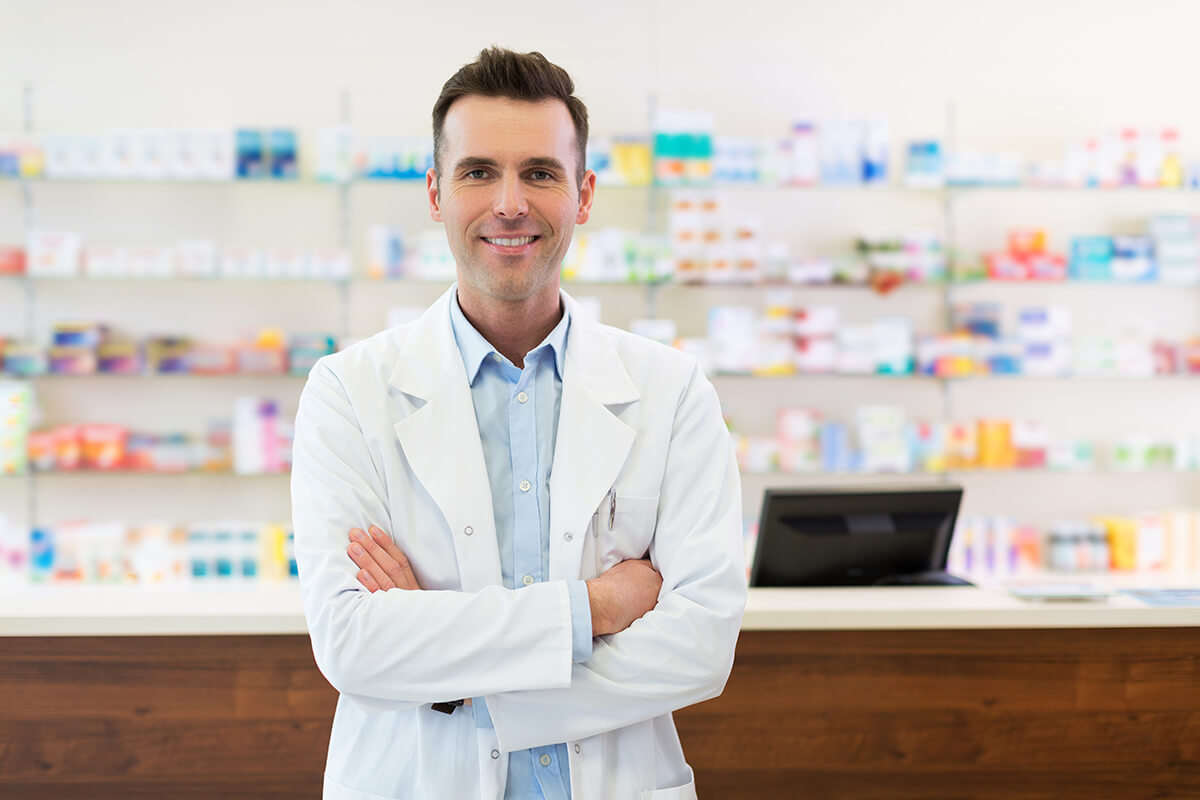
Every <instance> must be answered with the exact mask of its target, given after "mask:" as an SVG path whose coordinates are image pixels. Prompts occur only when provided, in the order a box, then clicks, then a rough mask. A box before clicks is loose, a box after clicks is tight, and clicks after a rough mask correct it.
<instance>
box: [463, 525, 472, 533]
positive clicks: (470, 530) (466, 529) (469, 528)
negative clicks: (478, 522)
mask: <svg viewBox="0 0 1200 800" xmlns="http://www.w3.org/2000/svg"><path fill="white" fill-rule="evenodd" d="M474 532H475V529H474V528H472V527H471V526H470V525H468V526H467V527H465V528H463V533H465V534H466V535H467V536H470V535H471V534H472V533H474Z"/></svg>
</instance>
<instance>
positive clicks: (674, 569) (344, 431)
mask: <svg viewBox="0 0 1200 800" xmlns="http://www.w3.org/2000/svg"><path fill="white" fill-rule="evenodd" d="M354 400H357V401H358V403H357V404H358V405H360V406H364V408H361V409H359V408H356V403H355V402H354V401H352V398H351V397H350V393H349V392H347V390H346V388H345V387H344V386H343V384H342V382H341V381H340V380H339V379H338V377H337V375H336V374H335V373H334V372H333V371H332V370H331V369H330V368H329V367H328V366H327V365H325V364H321V365H318V367H317V368H315V369H314V370H313V372H312V374H311V376H310V378H309V381H308V384H307V386H306V387H305V391H304V394H303V396H302V398H301V402H300V411H299V414H298V415H297V424H296V444H295V455H294V463H293V478H292V489H293V510H294V515H295V528H296V550H297V559H298V560H299V562H300V575H301V585H302V589H303V593H304V605H305V615H306V617H307V619H308V623H309V630H310V633H311V636H312V641H313V652H314V655H315V656H316V659H317V664H318V666H319V667H320V668H321V670H322V672H323V673H324V674H325V676H326V678H328V679H329V681H330V683H332V684H333V685H334V687H335V688H337V689H338V690H339V691H340V692H341V693H342V694H343V695H345V696H347V697H348V698H349V699H351V700H353V701H355V702H357V703H359V704H361V705H363V706H364V707H367V708H369V709H371V710H377V711H394V710H400V709H405V708H412V707H414V706H418V705H422V704H426V703H431V702H439V701H446V700H455V699H458V698H462V697H481V696H486V698H487V702H488V708H489V711H490V714H491V717H492V721H493V724H494V725H495V728H496V733H497V737H498V740H499V742H500V744H501V746H502V747H503V748H504V749H506V750H510V751H511V750H519V749H525V748H529V747H536V746H541V745H546V744H553V743H557V742H563V741H572V740H577V739H581V738H585V737H588V736H593V735H596V734H599V733H604V732H606V731H610V730H615V729H617V728H621V727H625V726H627V725H630V724H634V723H636V722H639V721H642V720H646V719H650V718H652V717H656V716H659V715H662V714H665V713H668V712H670V711H672V710H675V709H677V708H680V707H683V706H685V705H690V704H692V703H695V702H699V701H701V700H704V699H707V698H709V697H712V696H715V695H716V694H718V693H719V692H720V690H721V688H722V687H723V686H724V682H725V679H726V677H727V676H728V672H729V668H730V666H731V664H732V659H733V648H734V644H735V642H736V638H737V631H738V628H739V627H740V622H741V614H742V609H743V608H744V604H745V577H744V569H743V566H742V553H741V537H740V530H741V518H740V517H741V511H740V485H739V482H738V477H737V471H736V466H735V464H734V461H733V456H732V447H731V444H730V442H729V440H728V436H727V434H726V432H725V431H724V427H723V426H722V425H721V423H720V412H719V407H718V405H717V400H716V395H715V392H714V391H713V389H712V387H711V385H710V384H708V382H707V381H705V380H704V379H703V377H702V376H700V375H699V373H698V371H697V372H695V373H694V374H693V376H692V378H691V380H690V382H689V384H688V386H687V388H686V389H685V390H683V393H682V396H681V397H680V399H679V403H678V409H677V412H676V414H675V416H674V419H673V421H672V429H671V442H670V450H669V454H668V457H667V475H666V477H665V479H664V481H663V484H662V490H661V493H660V501H659V520H658V525H657V528H656V533H655V537H654V540H653V543H652V545H651V549H650V562H651V563H652V564H653V565H654V566H653V567H651V566H650V564H647V563H645V562H642V561H627V562H623V563H622V564H620V565H618V566H617V567H614V568H613V569H611V570H609V571H608V572H606V573H604V574H603V575H602V576H600V577H599V578H597V579H594V580H592V581H589V583H588V595H589V605H590V606H591V612H592V618H593V633H594V635H595V636H597V637H598V638H596V639H595V640H594V642H593V652H592V657H591V658H590V659H589V660H588V661H587V662H585V663H581V664H572V662H571V619H570V607H569V601H568V597H567V589H566V584H565V582H563V581H550V582H547V583H538V584H534V585H532V586H528V587H525V588H523V589H520V590H515V591H514V590H507V589H504V588H502V587H499V586H488V587H485V588H483V589H481V590H479V591H476V592H463V591H449V590H422V589H420V587H419V584H418V583H417V581H416V580H415V576H414V575H413V574H412V570H411V567H408V568H407V569H406V568H405V566H403V565H406V564H407V559H406V558H404V554H403V553H401V552H400V550H399V549H398V548H396V549H395V551H394V552H389V549H388V548H387V547H385V544H386V543H387V542H388V541H389V540H390V537H389V536H387V534H386V533H384V532H383V531H380V532H379V534H380V535H379V536H378V537H376V538H373V537H371V536H368V537H367V539H368V540H371V541H370V542H368V547H367V549H365V550H364V556H366V557H369V558H370V562H367V561H359V560H356V559H354V558H348V557H347V555H348V554H347V543H346V531H348V530H350V529H354V528H357V527H358V526H360V525H361V524H362V522H363V521H364V520H386V519H389V518H390V515H389V508H388V501H387V496H388V495H387V489H386V486H385V483H384V480H383V478H382V472H381V469H380V467H379V459H380V458H381V456H380V455H379V453H380V451H381V450H382V448H383V447H384V446H391V447H393V448H394V446H395V443H394V440H390V441H389V440H388V439H387V437H388V434H389V433H390V429H388V428H387V426H384V429H383V430H381V431H379V432H376V435H375V437H374V438H373V436H372V432H371V431H369V430H368V431H364V429H363V426H360V423H359V420H360V416H359V413H360V411H362V413H363V418H367V419H369V418H370V417H371V412H372V410H373V409H372V408H371V406H370V403H371V399H370V397H368V396H365V395H364V396H363V397H356V398H354ZM381 442H383V443H384V444H380V443H381ZM701 456H703V457H701ZM351 544H352V545H353V544H359V546H362V545H361V544H360V543H357V542H352V543H351ZM393 547H394V545H393ZM379 554H383V555H386V556H387V557H388V558H390V559H391V562H392V563H390V564H389V563H388V561H387V559H384V558H383V557H382V556H381V555H379ZM351 555H353V554H351ZM360 558H362V557H361V556H360ZM381 562H382V563H381ZM371 563H374V565H375V568H376V569H375V570H373V569H372V568H371ZM363 570H365V571H366V572H365V574H364V573H363ZM376 570H378V574H377V572H376ZM388 570H390V571H391V574H389V572H388ZM360 576H361V577H360ZM660 576H661V580H662V586H661V590H657V588H656V587H655V585H654V584H656V583H657V581H658V580H659V579H660ZM370 581H373V582H374V583H375V586H373V587H372V586H370V585H369V582H370ZM385 581H390V582H391V583H392V584H393V585H394V587H395V590H391V589H392V587H391V586H388V585H387V583H385Z"/></svg>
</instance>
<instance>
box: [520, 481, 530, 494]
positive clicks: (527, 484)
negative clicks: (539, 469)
mask: <svg viewBox="0 0 1200 800" xmlns="http://www.w3.org/2000/svg"><path fill="white" fill-rule="evenodd" d="M532 486H533V484H531V483H530V482H529V481H521V491H522V492H528V491H529V489H530V487H532Z"/></svg>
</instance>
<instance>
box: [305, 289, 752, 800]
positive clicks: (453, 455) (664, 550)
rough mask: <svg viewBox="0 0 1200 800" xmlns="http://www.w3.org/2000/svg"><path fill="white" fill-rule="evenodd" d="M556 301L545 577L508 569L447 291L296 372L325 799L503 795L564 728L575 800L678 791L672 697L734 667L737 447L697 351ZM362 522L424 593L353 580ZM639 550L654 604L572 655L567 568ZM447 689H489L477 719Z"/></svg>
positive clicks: (581, 569) (684, 773)
mask: <svg viewBox="0 0 1200 800" xmlns="http://www.w3.org/2000/svg"><path fill="white" fill-rule="evenodd" d="M563 301H564V302H565V303H566V304H567V305H568V307H569V308H570V312H571V327H570V332H569V335H568V340H567V352H566V363H565V367H564V375H563V386H562V404H561V410H560V415H559V424H558V439H557V442H556V444H555V458H554V464H553V469H552V470H551V476H550V497H551V507H550V575H549V577H550V580H549V581H547V582H544V583H536V584H533V585H532V586H528V587H524V588H521V589H518V590H509V589H505V588H504V586H503V584H502V579H501V572H500V556H499V552H498V547H497V544H496V531H495V518H494V516H493V512H492V500H491V490H490V487H489V484H488V477H487V471H486V467H485V465H484V460H483V450H482V446H481V444H480V440H479V433H478V427H477V425H476V421H475V413H474V408H473V406H472V401H471V393H470V387H469V386H468V384H467V379H466V370H465V368H464V367H463V363H462V358H461V356H460V355H459V351H458V347H457V346H456V344H455V341H454V337H453V334H452V331H451V327H450V313H449V303H451V302H453V294H452V291H450V292H447V293H446V294H445V295H443V296H442V297H441V299H439V300H438V301H437V302H436V303H435V304H434V305H433V306H432V307H431V308H430V309H429V311H427V312H426V313H425V314H424V315H422V316H421V317H420V318H419V319H417V320H416V321H414V322H412V323H410V324H408V325H404V326H400V327H397V328H394V329H391V330H387V331H384V332H382V333H380V334H378V335H376V336H374V337H372V338H370V339H368V340H366V341H364V342H360V343H359V344H356V345H354V346H352V347H350V348H347V349H346V350H345V351H343V352H340V353H337V354H335V355H331V356H327V357H325V358H323V359H321V361H320V363H319V364H317V366H316V367H314V369H313V370H312V373H311V374H310V376H309V379H308V383H307V385H306V386H305V388H304V392H303V395H302V396H301V399H300V410H299V414H298V415H297V418H296V440H295V451H294V463H293V471H292V504H293V517H294V524H295V532H296V558H297V561H298V563H299V569H300V586H301V589H302V592H303V598H304V614H305V617H306V618H307V621H308V628H309V632H310V633H311V636H312V643H313V653H314V655H315V657H316V662H317V666H318V667H319V668H320V669H321V672H322V673H324V675H325V677H326V678H328V679H329V682H330V683H331V684H332V685H333V686H334V687H335V688H336V689H337V690H338V691H339V692H340V693H341V696H340V697H339V699H338V704H337V711H336V713H335V716H334V720H333V731H332V734H331V736H330V742H329V757H328V760H327V762H326V767H325V790H324V796H325V798H327V799H328V800H376V799H377V798H402V799H403V800H457V798H464V799H465V798H483V799H484V800H500V799H501V798H502V796H503V794H504V781H505V778H506V774H507V764H508V759H507V754H508V753H509V752H512V751H515V750H521V749H525V748H529V747H536V746H541V745H548V744H554V743H558V742H566V743H567V751H568V755H569V758H570V764H569V766H570V773H571V792H572V796H573V798H574V800H599V799H600V798H604V799H605V800H607V798H654V799H655V800H668V799H669V800H684V798H695V796H696V794H695V792H696V790H695V784H694V782H693V776H692V770H691V768H690V767H689V766H688V764H687V763H686V761H685V760H684V757H683V752H682V749H681V747H680V744H679V739H678V737H677V735H676V732H675V725H674V722H673V721H672V718H671V711H673V710H674V709H677V708H681V707H683V706H687V705H690V704H692V703H696V702H699V701H701V700H705V699H708V698H711V697H715V696H716V695H718V694H720V692H721V690H722V688H723V687H724V684H725V680H726V678H727V677H728V675H729V670H730V667H731V666H732V663H733V652H734V645H735V643H736V640H737V633H738V630H739V628H740V626H741V618H742V612H743V609H744V606H745V599H746V585H745V572H744V566H743V556H742V537H741V524H742V520H741V492H740V485H739V478H738V473H737V468H736V465H735V461H734V457H733V448H732V445H731V442H730V438H729V436H728V433H727V431H726V430H725V427H724V425H723V424H722V420H721V412H720V407H719V404H718V401H717V396H716V392H715V391H714V390H713V387H712V385H711V384H710V383H709V382H708V380H707V379H706V378H705V377H704V376H703V374H702V372H701V371H700V370H699V368H698V367H697V364H696V361H695V359H694V358H692V357H690V356H688V355H685V354H683V353H680V352H677V351H674V350H671V349H670V348H667V347H663V346H662V345H659V344H656V343H653V342H651V341H649V340H647V339H644V338H641V337H638V336H634V335H632V334H629V333H627V332H624V331H620V330H617V329H614V328H609V327H606V326H601V325H599V324H597V323H594V322H591V321H589V320H587V319H586V318H585V317H584V314H583V313H582V312H581V311H580V309H579V307H578V306H577V305H576V304H575V302H574V301H573V300H572V299H571V298H570V297H569V296H567V295H566V293H563ZM610 490H614V491H615V494H616V498H617V500H616V514H615V517H614V519H613V524H612V526H611V529H610V526H609V502H610V497H609V494H610ZM371 524H376V525H379V526H380V527H382V528H383V529H384V530H385V531H388V532H389V533H390V534H391V535H392V536H393V538H394V539H395V540H396V543H397V544H398V545H399V547H400V549H401V550H402V551H403V552H404V553H405V554H406V555H407V556H408V558H409V560H410V562H411V563H412V566H413V570H414V572H415V574H416V576H417V579H418V580H419V582H420V584H421V586H422V587H424V589H425V590H426V591H403V590H399V589H394V590H391V591H387V592H376V593H374V594H372V593H369V592H367V591H366V590H365V589H364V588H363V587H362V585H360V584H359V582H358V580H357V579H356V578H355V573H356V571H357V568H356V567H355V566H354V564H353V562H352V561H351V560H350V558H349V556H348V555H347V554H346V545H347V544H348V537H347V533H348V531H349V529H350V528H352V527H362V528H363V529H365V528H366V526H368V525H371ZM647 551H649V554H650V557H651V559H652V560H653V563H654V565H655V566H656V568H657V569H658V570H659V571H660V572H661V573H662V576H663V587H662V592H661V594H660V595H659V600H658V605H657V606H656V607H655V608H654V609H653V610H652V611H650V612H649V613H648V614H646V615H645V616H644V617H642V618H641V619H639V620H637V621H636V622H634V623H633V625H632V626H630V627H629V628H628V629H627V630H625V631H623V632H621V633H618V634H615V635H612V636H606V637H599V638H596V639H595V640H594V645H595V646H594V650H593V653H592V657H591V658H590V659H589V660H588V661H587V662H586V663H582V664H573V663H572V660H571V633H572V628H571V609H570V604H569V601H568V598H567V587H566V581H567V580H571V579H578V578H584V579H587V578H591V577H594V576H596V575H597V574H599V573H601V572H603V571H604V570H606V569H608V568H609V567H611V566H613V565H614V564H616V563H618V562H619V561H621V560H624V559H627V558H638V557H641V556H643V555H644V554H645V553H646V552H647ZM462 697H486V702H487V705H488V710H489V711H490V713H491V717H492V721H493V723H494V726H495V727H494V728H482V729H477V728H476V726H475V723H474V718H473V715H472V713H471V710H470V709H469V708H466V707H464V708H463V709H460V710H459V711H456V712H455V713H454V714H452V715H449V716H448V715H445V714H442V713H439V712H436V711H433V710H432V709H431V708H430V703H432V702H437V701H443V700H455V699H458V698H462Z"/></svg>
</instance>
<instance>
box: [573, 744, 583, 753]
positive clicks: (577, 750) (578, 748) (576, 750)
mask: <svg viewBox="0 0 1200 800" xmlns="http://www.w3.org/2000/svg"><path fill="white" fill-rule="evenodd" d="M582 749H583V748H581V747H580V746H579V745H575V752H576V753H578V752H579V751H580V750H582Z"/></svg>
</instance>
